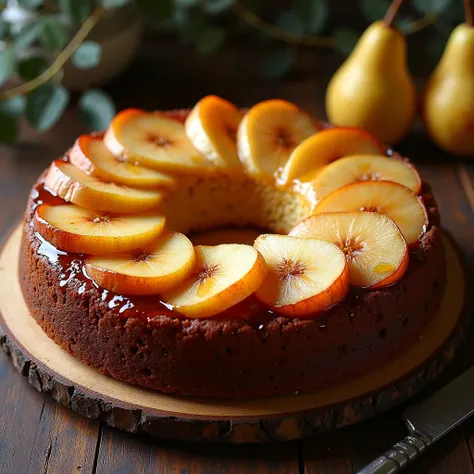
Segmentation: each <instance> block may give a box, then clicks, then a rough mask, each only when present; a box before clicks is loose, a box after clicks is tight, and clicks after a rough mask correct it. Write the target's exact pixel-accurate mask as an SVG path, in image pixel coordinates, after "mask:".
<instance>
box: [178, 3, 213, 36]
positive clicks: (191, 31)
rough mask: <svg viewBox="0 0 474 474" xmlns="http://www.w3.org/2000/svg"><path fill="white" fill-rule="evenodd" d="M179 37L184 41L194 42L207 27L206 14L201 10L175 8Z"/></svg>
mask: <svg viewBox="0 0 474 474" xmlns="http://www.w3.org/2000/svg"><path fill="white" fill-rule="evenodd" d="M178 12H179V14H178ZM175 15H176V21H177V22H178V23H177V24H179V34H180V38H181V40H182V41H183V42H184V43H195V42H197V41H198V40H199V37H200V36H201V35H202V34H204V31H205V30H206V28H207V18H206V15H205V14H204V13H203V12H202V11H201V10H196V11H192V12H191V11H190V10H187V9H184V8H181V9H176V12H175Z"/></svg>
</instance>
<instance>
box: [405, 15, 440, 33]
mask: <svg viewBox="0 0 474 474" xmlns="http://www.w3.org/2000/svg"><path fill="white" fill-rule="evenodd" d="M437 20H438V16H437V15H436V14H435V13H428V14H427V15H425V16H424V17H422V18H420V19H419V20H414V21H412V22H411V23H408V24H407V25H405V28H404V31H405V35H412V34H413V33H418V32H419V31H421V30H424V29H425V28H427V27H428V26H431V25H434V24H435V23H436V21H437Z"/></svg>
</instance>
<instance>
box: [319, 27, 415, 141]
mask: <svg viewBox="0 0 474 474" xmlns="http://www.w3.org/2000/svg"><path fill="white" fill-rule="evenodd" d="M416 112H417V92H416V88H415V84H414V81H413V78H412V77H411V76H410V73H409V72H408V68H407V61H406V42H405V38H404V36H403V35H402V34H401V33H400V32H399V31H398V30H397V29H395V28H393V27H391V26H387V25H386V24H385V23H384V22H383V21H378V22H375V23H373V24H372V25H371V26H369V28H367V30H366V31H365V32H364V33H363V34H362V36H361V38H360V39H359V42H358V43H357V45H356V47H355V48H354V50H353V52H352V53H351V55H350V56H349V57H348V58H347V60H346V61H345V62H344V64H343V65H342V66H341V67H340V68H339V70H338V71H337V72H336V73H335V74H334V76H333V77H332V79H331V81H330V82H329V85H328V89H327V91H326V113H327V115H328V118H329V121H330V122H331V123H333V124H335V125H345V126H355V127H361V128H364V129H365V130H367V131H369V132H371V133H372V134H374V135H375V136H376V137H377V138H378V139H379V140H381V141H382V142H383V143H385V144H390V145H392V144H395V143H396V142H398V141H400V140H401V139H402V138H403V137H404V136H405V135H406V134H407V133H408V132H409V131H410V128H411V126H412V124H413V120H414V118H415V115H416Z"/></svg>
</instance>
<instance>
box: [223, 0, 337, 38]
mask: <svg viewBox="0 0 474 474" xmlns="http://www.w3.org/2000/svg"><path fill="white" fill-rule="evenodd" d="M232 11H233V12H234V13H235V14H236V15H237V16H238V17H239V18H240V19H241V20H242V21H243V22H245V23H247V24H248V25H250V26H252V27H253V28H255V29H257V30H259V31H261V32H262V33H265V34H266V35H268V36H271V37H272V38H276V39H278V40H280V41H285V42H286V43H291V44H304V45H306V46H324V47H331V46H333V44H334V41H333V39H332V38H329V37H325V36H311V35H298V34H295V33H291V32H290V31H287V30H284V29H283V28H279V27H278V26H275V25H272V24H271V23H267V22H266V21H264V20H262V18H260V17H259V16H258V15H256V14H255V13H254V12H252V11H251V10H249V9H247V8H245V7H244V6H242V5H241V4H240V3H236V4H234V5H233V7H232Z"/></svg>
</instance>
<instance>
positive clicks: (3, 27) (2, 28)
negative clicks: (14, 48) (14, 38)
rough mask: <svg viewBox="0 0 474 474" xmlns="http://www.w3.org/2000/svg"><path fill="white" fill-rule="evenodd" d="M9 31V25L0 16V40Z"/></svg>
mask: <svg viewBox="0 0 474 474" xmlns="http://www.w3.org/2000/svg"><path fill="white" fill-rule="evenodd" d="M9 31H10V25H9V24H8V23H7V22H6V21H5V20H2V19H1V18H0V40H2V39H4V38H5V37H6V36H7V35H8V33H9Z"/></svg>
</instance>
